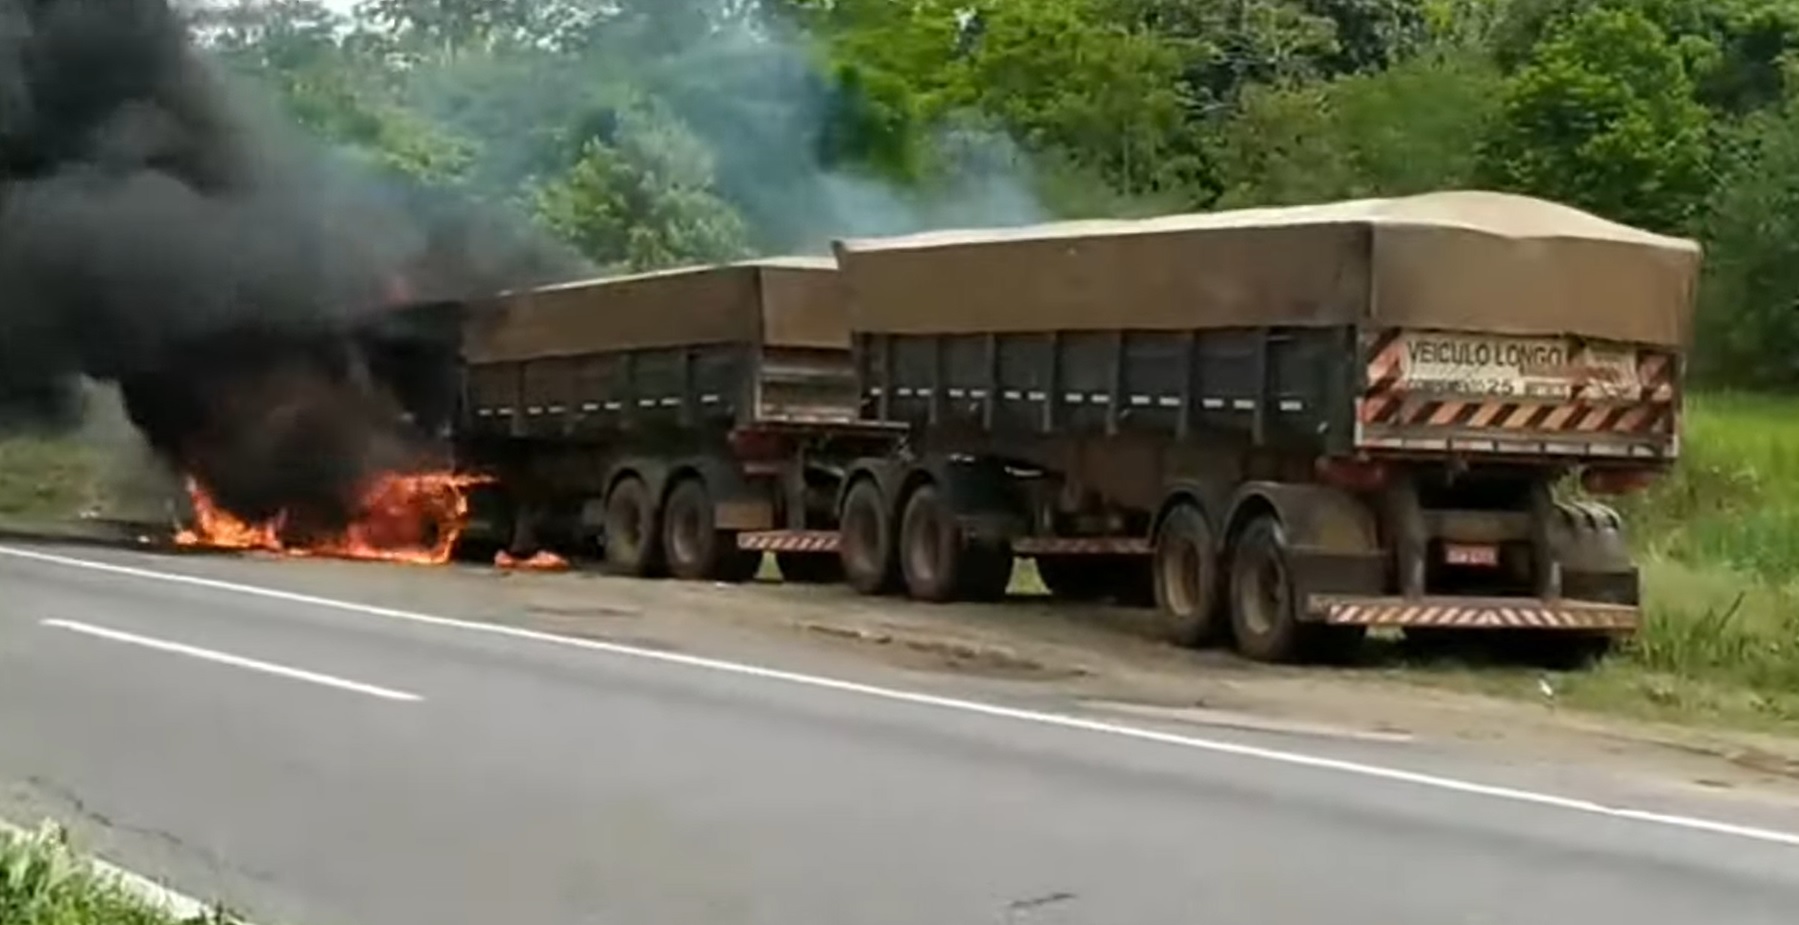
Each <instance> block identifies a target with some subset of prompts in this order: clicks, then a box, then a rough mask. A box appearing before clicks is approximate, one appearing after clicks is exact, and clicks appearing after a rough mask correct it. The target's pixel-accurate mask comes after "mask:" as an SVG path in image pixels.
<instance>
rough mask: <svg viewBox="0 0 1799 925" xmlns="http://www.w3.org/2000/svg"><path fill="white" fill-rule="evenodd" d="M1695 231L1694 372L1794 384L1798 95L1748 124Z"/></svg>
mask: <svg viewBox="0 0 1799 925" xmlns="http://www.w3.org/2000/svg"><path fill="white" fill-rule="evenodd" d="M1700 231H1701V232H1702V234H1703V236H1704V240H1705V241H1706V244H1707V253H1706V261H1705V281H1704V284H1703V285H1702V286H1701V288H1700V294H1701V297H1702V304H1701V307H1700V308H1701V310H1700V311H1699V313H1698V327H1699V330H1698V343H1699V344H1700V345H1701V347H1702V349H1701V350H1699V351H1698V352H1697V354H1696V357H1695V359H1696V360H1697V363H1696V372H1698V373H1699V374H1700V376H1701V377H1702V378H1703V379H1705V380H1709V381H1711V382H1714V383H1722V384H1726V385H1736V386H1751V387H1758V388H1786V389H1790V388H1794V387H1796V386H1799V100H1795V101H1789V102H1787V103H1786V105H1784V106H1783V107H1781V108H1780V109H1778V110H1775V111H1771V112H1767V113H1762V114H1758V115H1757V116H1756V117H1754V118H1752V119H1751V120H1750V122H1749V123H1748V124H1747V125H1746V126H1745V129H1744V131H1743V133H1742V135H1741V137H1740V139H1739V143H1738V144H1736V145H1734V146H1733V148H1732V156H1731V157H1730V158H1729V160H1728V161H1727V162H1726V164H1725V169H1724V171H1723V176H1722V178H1721V179H1720V181H1719V183H1718V189H1717V192H1716V194H1715V195H1714V196H1713V198H1712V201H1711V202H1710V204H1709V208H1708V209H1707V212H1706V215H1705V219H1704V221H1703V223H1702V224H1701V226H1700Z"/></svg>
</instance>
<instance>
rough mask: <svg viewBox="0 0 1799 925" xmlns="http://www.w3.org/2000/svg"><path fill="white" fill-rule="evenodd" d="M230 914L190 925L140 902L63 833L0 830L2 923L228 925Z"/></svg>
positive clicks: (47, 827)
mask: <svg viewBox="0 0 1799 925" xmlns="http://www.w3.org/2000/svg"><path fill="white" fill-rule="evenodd" d="M231 921H232V920H231V919H230V917H229V916H228V915H226V914H225V913H222V912H219V913H212V914H208V915H207V916H205V917H202V918H199V919H190V920H186V921H182V920H178V919H176V918H173V917H172V916H170V915H169V914H168V913H166V912H164V911H163V910H160V909H157V908H155V907H153V906H151V905H150V904H148V903H147V902H145V901H144V900H142V899H139V898H137V897H136V896H134V895H133V894H131V893H130V892H128V891H127V890H126V889H124V888H123V887H122V886H120V885H119V884H118V883H117V882H115V881H114V880H113V879H112V878H111V877H109V876H108V875H106V874H104V873H102V872H100V871H98V870H96V869H95V868H94V867H93V866H92V864H91V863H90V862H89V861H88V860H87V859H86V858H84V857H82V856H81V855H80V854H78V853H77V852H75V851H74V850H72V849H71V848H70V847H69V845H68V841H67V838H66V836H65V835H64V833H63V831H62V830H61V829H60V828H58V827H57V826H55V825H52V824H46V825H44V826H42V827H40V828H39V829H38V830H37V831H35V832H26V833H21V834H7V833H5V832H0V922H4V923H6V925H190V923H191V925H225V923H229V922H231Z"/></svg>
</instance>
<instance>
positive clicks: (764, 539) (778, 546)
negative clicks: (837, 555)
mask: <svg viewBox="0 0 1799 925" xmlns="http://www.w3.org/2000/svg"><path fill="white" fill-rule="evenodd" d="M737 548H738V549H753V550H760V551H762V552H836V551H837V531H835V530H759V531H756V532H753V533H739V534H737Z"/></svg>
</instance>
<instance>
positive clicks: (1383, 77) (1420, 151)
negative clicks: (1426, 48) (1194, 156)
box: [1216, 48, 1501, 206]
mask: <svg viewBox="0 0 1799 925" xmlns="http://www.w3.org/2000/svg"><path fill="white" fill-rule="evenodd" d="M1500 82H1501V77H1500V75H1499V73H1498V71H1497V70H1496V69H1495V68H1494V67H1493V66H1492V65H1491V64H1490V63H1489V62H1488V61H1487V60H1486V59H1485V58H1484V57H1482V56H1480V55H1478V54H1474V53H1471V52H1468V51H1465V50H1462V49H1456V48H1446V49H1442V50H1438V51H1434V52H1431V53H1429V54H1423V55H1420V56H1417V57H1414V58H1412V59H1410V60H1407V61H1404V62H1401V63H1399V64H1397V65H1395V66H1393V67H1392V68H1390V69H1387V70H1385V71H1380V72H1377V73H1372V74H1356V75H1350V76H1346V77H1341V78H1338V79H1336V80H1334V81H1330V82H1327V83H1316V84H1303V85H1297V86H1291V87H1255V88H1252V89H1251V90H1250V91H1249V92H1248V93H1247V94H1246V95H1245V97H1244V100H1243V104H1242V107H1241V109H1240V111H1239V112H1238V113H1237V114H1236V115H1235V116H1234V117H1233V118H1231V119H1230V120H1229V121H1228V122H1227V123H1225V125H1224V126H1223V127H1222V128H1221V130H1220V131H1219V133H1218V137H1219V141H1218V146H1217V149H1216V150H1217V158H1216V159H1217V164H1218V169H1219V175H1220V180H1221V183H1222V185H1223V193H1222V194H1221V196H1220V201H1219V205H1222V206H1249V205H1270V204H1279V203H1297V202H1320V201H1325V200H1330V199H1341V198H1360V197H1366V196H1400V195H1407V194H1411V193H1420V192H1425V191H1428V190H1432V189H1443V188H1448V187H1458V186H1466V185H1470V184H1472V183H1473V182H1474V181H1475V178H1476V177H1477V175H1478V172H1479V169H1480V163H1479V157H1480V150H1481V145H1482V143H1483V141H1484V140H1485V138H1486V137H1487V134H1488V133H1489V132H1490V131H1491V128H1492V126H1493V122H1494V119H1495V117H1496V116H1497V114H1498V105H1499V87H1500Z"/></svg>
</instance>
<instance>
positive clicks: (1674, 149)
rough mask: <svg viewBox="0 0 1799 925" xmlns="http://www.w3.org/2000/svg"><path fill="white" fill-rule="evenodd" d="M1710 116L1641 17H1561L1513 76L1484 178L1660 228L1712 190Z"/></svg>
mask: <svg viewBox="0 0 1799 925" xmlns="http://www.w3.org/2000/svg"><path fill="white" fill-rule="evenodd" d="M1710 129H1711V124H1710V116H1709V114H1708V113H1707V112H1706V110H1705V107H1704V106H1702V105H1700V104H1699V103H1698V101H1697V100H1695V99H1694V87H1693V81H1692V79H1691V77H1690V76H1689V75H1688V72H1687V67H1686V63H1685V62H1684V61H1683V60H1682V57H1681V55H1680V52H1679V51H1678V50H1677V49H1675V48H1674V47H1672V46H1671V45H1670V44H1669V43H1668V41H1667V36H1666V34H1665V33H1664V32H1663V31H1662V29H1661V28H1660V27H1659V26H1657V25H1656V24H1655V23H1654V22H1652V21H1651V20H1650V19H1648V18H1647V17H1646V16H1644V15H1643V14H1642V13H1640V12H1637V11H1635V10H1620V9H1610V8H1607V7H1604V6H1595V7H1593V8H1591V9H1588V10H1587V11H1585V12H1583V13H1581V14H1579V15H1577V16H1575V17H1573V18H1572V19H1569V20H1566V21H1565V22H1564V23H1563V24H1562V25H1561V26H1560V27H1559V28H1558V29H1557V31H1555V32H1554V33H1553V34H1552V35H1551V36H1550V37H1549V38H1547V39H1545V40H1544V41H1543V42H1542V43H1540V44H1539V45H1538V46H1537V47H1536V49H1535V51H1534V52H1533V54H1532V56H1531V57H1530V58H1529V59H1528V60H1527V61H1526V62H1524V64H1523V65H1522V66H1521V67H1520V68H1519V69H1518V70H1517V71H1516V72H1515V73H1514V74H1513V75H1512V76H1511V77H1510V78H1508V79H1507V81H1506V84H1505V87H1504V93H1503V103H1502V114H1501V116H1500V118H1499V121H1498V124H1497V126H1496V131H1495V134H1494V136H1493V137H1492V139H1491V140H1490V142H1489V144H1488V145H1487V146H1486V148H1485V151H1484V153H1483V168H1484V171H1483V172H1484V174H1485V176H1486V177H1488V178H1489V181H1490V182H1492V183H1494V184H1496V185H1499V186H1502V187H1507V188H1511V189H1515V190H1519V191H1522V192H1527V193H1531V194H1535V195H1540V196H1544V197H1546V198H1550V199H1556V200H1560V201H1564V202H1569V203H1574V204H1577V205H1581V206H1584V207H1586V208H1589V209H1591V210H1593V211H1596V212H1598V213H1601V214H1604V215H1607V216H1609V217H1611V218H1615V219H1617V220H1620V221H1626V222H1632V223H1636V224H1640V225H1644V226H1647V227H1651V228H1656V229H1660V230H1664V231H1679V230H1681V229H1684V228H1686V227H1688V225H1689V223H1690V222H1691V220H1692V219H1693V217H1694V216H1695V214H1696V212H1697V210H1698V208H1699V206H1700V203H1701V202H1702V201H1703V199H1704V197H1705V196H1706V194H1707V193H1708V191H1709V183H1710V181H1709V173H1708V171H1709V157H1710V137H1709V132H1710Z"/></svg>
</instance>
